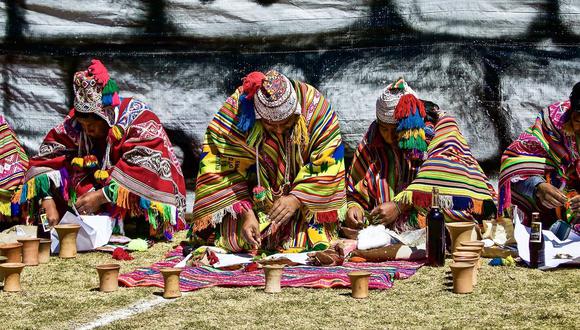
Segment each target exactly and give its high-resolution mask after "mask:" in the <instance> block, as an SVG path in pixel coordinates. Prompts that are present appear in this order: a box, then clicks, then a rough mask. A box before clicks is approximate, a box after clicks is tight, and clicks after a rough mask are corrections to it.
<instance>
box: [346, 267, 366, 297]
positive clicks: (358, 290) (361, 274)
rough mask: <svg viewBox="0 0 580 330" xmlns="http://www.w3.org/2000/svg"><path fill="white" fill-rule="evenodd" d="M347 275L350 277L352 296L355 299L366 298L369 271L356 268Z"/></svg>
mask: <svg viewBox="0 0 580 330" xmlns="http://www.w3.org/2000/svg"><path fill="white" fill-rule="evenodd" d="M348 277H349V278H350V288H351V290H352V297H353V298H357V299H364V298H367V297H368V296H369V278H370V277H371V273H370V272H367V271H363V270H358V271H354V272H350V273H348Z"/></svg>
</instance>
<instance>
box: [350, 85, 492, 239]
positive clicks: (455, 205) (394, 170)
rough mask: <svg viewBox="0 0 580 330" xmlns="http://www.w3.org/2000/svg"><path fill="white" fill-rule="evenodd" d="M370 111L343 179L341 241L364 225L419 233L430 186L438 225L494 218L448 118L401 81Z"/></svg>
mask: <svg viewBox="0 0 580 330" xmlns="http://www.w3.org/2000/svg"><path fill="white" fill-rule="evenodd" d="M376 113H377V120H376V121H374V122H373V123H372V124H371V125H370V127H369V129H368V131H367V133H366V135H365V136H364V138H363V140H362V141H361V143H360V144H359V145H358V148H357V150H356V153H355V155H354V159H353V162H352V166H351V168H350V171H349V173H348V175H347V197H348V212H347V216H346V219H345V222H344V225H343V231H342V232H343V234H344V235H345V236H347V237H350V238H356V236H357V234H358V231H359V230H360V229H362V228H365V227H367V226H368V225H370V224H383V225H385V227H387V228H390V229H392V230H393V231H395V232H396V233H402V232H405V231H408V230H413V229H419V228H424V227H425V216H426V212H427V211H428V210H429V207H430V206H431V193H432V189H433V188H434V187H437V188H438V189H439V195H440V196H439V202H440V205H441V207H442V209H443V210H444V215H445V220H446V221H475V220H480V219H481V218H487V217H490V216H493V215H494V214H495V211H496V207H495V204H494V201H493V198H494V196H495V192H494V189H493V187H492V186H491V185H490V183H489V182H488V179H487V177H486V176H485V174H484V173H483V171H482V170H481V168H480V166H479V164H478V163H477V161H476V160H475V159H474V157H473V155H472V154H471V151H470V150H469V147H468V145H467V141H465V139H464V137H463V136H462V135H461V133H460V132H459V128H458V127H457V123H456V122H455V120H454V119H453V118H452V117H450V116H446V115H444V114H443V113H441V112H439V108H438V106H437V105H435V104H434V103H432V102H429V101H425V102H423V101H421V100H419V99H417V97H416V96H415V92H414V91H413V90H412V89H411V88H410V87H409V86H408V85H407V83H406V82H405V81H404V80H403V79H399V80H398V81H397V82H395V83H393V84H390V85H389V86H388V87H387V88H386V89H385V90H384V91H383V94H382V95H381V96H380V97H379V99H378V100H377V107H376Z"/></svg>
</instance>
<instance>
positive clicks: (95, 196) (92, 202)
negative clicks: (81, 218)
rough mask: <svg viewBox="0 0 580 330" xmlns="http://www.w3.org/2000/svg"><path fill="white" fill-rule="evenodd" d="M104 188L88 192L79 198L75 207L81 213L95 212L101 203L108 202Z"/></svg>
mask: <svg viewBox="0 0 580 330" xmlns="http://www.w3.org/2000/svg"><path fill="white" fill-rule="evenodd" d="M107 202H108V201H107V199H106V198H105V193H104V192H103V189H99V190H97V191H91V192H88V193H86V194H84V195H82V196H81V197H79V199H78V200H77V203H76V204H75V207H76V208H77V211H79V214H80V215H86V214H93V213H95V212H96V211H98V210H99V208H100V207H101V205H103V204H105V203H107Z"/></svg>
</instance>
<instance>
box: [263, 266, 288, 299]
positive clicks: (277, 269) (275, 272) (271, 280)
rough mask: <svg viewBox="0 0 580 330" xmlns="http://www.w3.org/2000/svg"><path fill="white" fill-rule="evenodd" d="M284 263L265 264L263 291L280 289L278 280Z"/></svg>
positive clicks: (280, 277) (269, 291)
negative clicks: (264, 285)
mask: <svg viewBox="0 0 580 330" xmlns="http://www.w3.org/2000/svg"><path fill="white" fill-rule="evenodd" d="M284 266H285V265H265V266H264V276H265V278H266V287H265V288H264V292H267V293H278V292H281V291H282V288H281V287H280V281H281V280H282V273H283V272H284Z"/></svg>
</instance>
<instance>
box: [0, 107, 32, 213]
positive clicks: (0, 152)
mask: <svg viewBox="0 0 580 330" xmlns="http://www.w3.org/2000/svg"><path fill="white" fill-rule="evenodd" d="M27 169H28V156H27V155H26V152H25V151H24V149H23V148H22V146H21V145H20V142H18V139H17V138H16V134H14V131H13V130H12V129H11V128H10V126H9V125H8V123H7V122H6V120H5V119H4V116H2V115H0V215H3V216H6V217H11V216H18V215H19V214H20V209H19V208H18V205H17V204H14V205H11V202H10V201H11V199H12V196H13V194H14V192H15V191H17V190H18V189H19V188H20V186H21V185H22V183H23V181H24V175H25V173H26V170H27ZM1 218H2V217H1V216H0V219H1Z"/></svg>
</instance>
